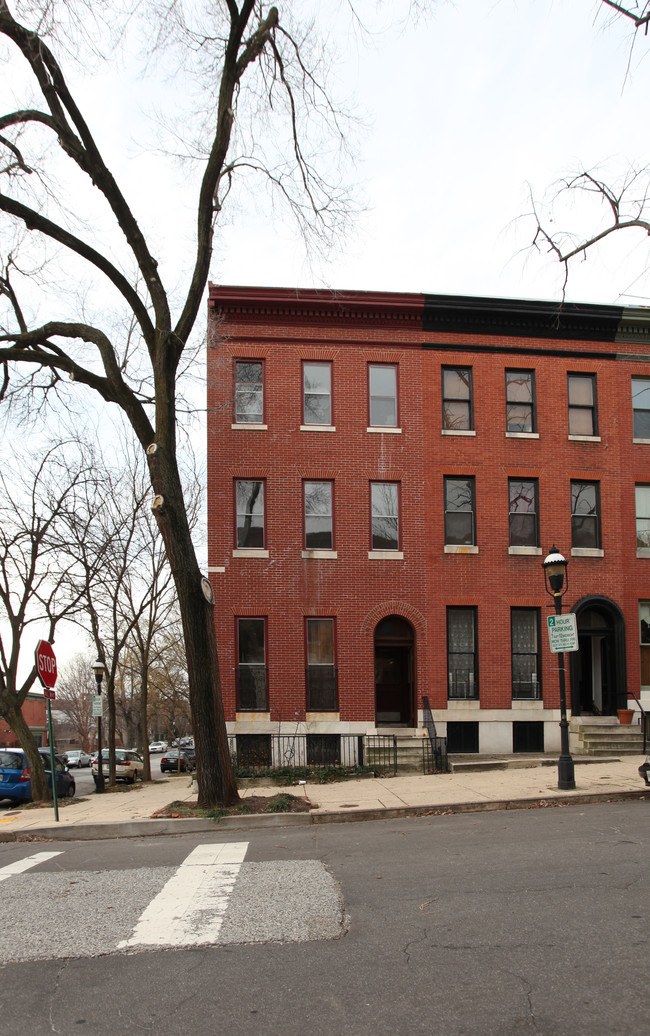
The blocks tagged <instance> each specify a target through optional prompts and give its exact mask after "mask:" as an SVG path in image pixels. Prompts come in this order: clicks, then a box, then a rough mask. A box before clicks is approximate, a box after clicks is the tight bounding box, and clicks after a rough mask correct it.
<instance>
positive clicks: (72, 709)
mask: <svg viewBox="0 0 650 1036" xmlns="http://www.w3.org/2000/svg"><path fill="white" fill-rule="evenodd" d="M92 663H93V658H92V657H91V656H90V655H88V654H85V655H83V654H79V655H75V657H74V658H73V659H72V660H71V661H70V662H68V664H67V665H66V667H65V669H64V671H63V672H62V673H61V674H60V675H59V678H58V680H57V688H56V707H57V710H58V711H59V712H62V713H63V714H64V715H65V716H66V718H67V720H68V722H69V723H70V725H71V727H72V729H73V730H74V732H75V735H76V737H77V738H78V739H79V742H80V743H81V747H82V748H83V750H84V752H89V751H91V749H92V747H93V740H94V733H95V724H96V722H97V721H96V720H95V719H94V718H93V710H92V695H93V694H94V692H95V680H94V677H93V674H92V668H91V667H92Z"/></svg>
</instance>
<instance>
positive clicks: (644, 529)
mask: <svg viewBox="0 0 650 1036" xmlns="http://www.w3.org/2000/svg"><path fill="white" fill-rule="evenodd" d="M634 496H635V504H636V545H637V549H638V548H641V549H648V548H650V486H648V485H638V486H635V487H634Z"/></svg>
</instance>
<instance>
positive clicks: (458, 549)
mask: <svg viewBox="0 0 650 1036" xmlns="http://www.w3.org/2000/svg"><path fill="white" fill-rule="evenodd" d="M444 552H445V554H478V547H477V546H470V545H469V544H466V543H445V547H444Z"/></svg>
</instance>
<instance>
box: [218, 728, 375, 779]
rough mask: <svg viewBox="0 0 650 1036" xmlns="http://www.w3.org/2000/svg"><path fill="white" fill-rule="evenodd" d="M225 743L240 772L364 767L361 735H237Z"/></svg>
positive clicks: (363, 748)
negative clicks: (244, 770)
mask: <svg viewBox="0 0 650 1036" xmlns="http://www.w3.org/2000/svg"><path fill="white" fill-rule="evenodd" d="M228 744H229V748H230V755H231V757H232V760H233V764H234V765H235V766H237V767H238V768H240V769H250V770H266V769H273V770H280V769H298V768H300V767H309V766H316V767H332V768H334V769H341V768H347V767H357V766H358V767H361V766H364V765H365V762H364V760H365V746H364V738H363V735H360V734H359V735H357V734H237V735H231V736H230V737H229V738H228Z"/></svg>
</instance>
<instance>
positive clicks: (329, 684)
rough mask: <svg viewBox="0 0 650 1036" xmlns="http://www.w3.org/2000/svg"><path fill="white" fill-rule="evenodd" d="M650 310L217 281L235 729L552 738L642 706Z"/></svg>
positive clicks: (648, 627) (523, 740)
mask: <svg viewBox="0 0 650 1036" xmlns="http://www.w3.org/2000/svg"><path fill="white" fill-rule="evenodd" d="M649 360H650V314H649V312H648V311H646V310H638V309H629V308H621V307H614V306H592V305H576V304H566V305H564V306H563V307H561V308H560V307H558V306H557V305H555V304H551V303H545V302H526V301H520V300H499V299H477V298H462V297H456V296H435V295H434V296H428V295H416V294H390V293H371V292H328V291H314V290H307V291H302V290H293V289H292V290H290V289H271V288H250V287H221V286H216V285H212V286H211V288H210V298H209V349H208V521H209V525H208V530H209V532H208V535H209V577H210V580H211V582H212V584H213V587H214V591H215V596H216V602H217V606H216V609H215V621H216V624H217V638H218V645H219V657H220V660H221V674H222V683H223V694H224V700H225V708H226V717H227V721H228V726H229V730H230V732H231V733H235V734H238V735H240V736H241V735H244V736H246V735H251V734H254V735H260V734H268V733H277V732H278V731H279V730H282V731H285V732H286V731H287V729H292V730H297V731H302V732H307V733H308V734H312V735H314V734H337V733H353V734H361V733H375V732H381V731H385V730H390V731H393V730H395V731H399V732H402V733H404V732H413V733H414V734H415V733H417V732H418V727H420V726H421V723H422V708H423V701H422V700H423V697H424V696H427V697H428V699H429V702H430V704H431V708H432V710H433V715H434V718H435V720H436V724H437V727H438V732H439V733H442V734H445V733H446V734H447V737H448V739H449V750H450V751H479V752H482V753H496V752H498V753H503V752H512V751H513V750H514V751H531V750H535V751H539V750H546V751H554V750H556V749H557V748H558V745H559V729H558V719H559V692H558V673H557V656H555V655H552V654H551V653H550V651H549V645H548V637H547V632H546V617H547V615H549V614H551V612H552V601H551V598H550V597H549V596H548V595H547V593H546V591H545V587H544V575H543V570H542V564H541V563H542V561H543V559H544V557H545V556H546V554H547V553H548V552H549V551H550V549H551V546H552V545H553V544H555V545H556V546H557V548H558V549H559V550H560V551H561V552H562V553H563V554H564V555H565V557H566V558H567V559H568V561H569V565H568V589H567V593H566V595H565V597H564V610H565V611H573V612H575V614H576V617H577V624H578V632H579V645H580V649H579V651H577V652H572V653H571V654H567V656H566V660H567V667H568V691H567V693H568V697H569V706H570V710H571V713H572V716H573V719H574V722H573V726H574V727H575V725H576V723H579V722H580V721H581V718H584V717H592V716H593V715H594V714H597V715H606V716H612V717H615V716H616V713H617V709H619V708H621V707H625V706H627V705H628V702H629V703H631V704H632V705H633V704H634V695H636V696H637V697H638V698H639V699H640V700H641V701H643V700H644V699H646V701H647V702H648V704H649V705H650V365H649Z"/></svg>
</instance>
